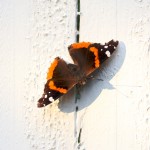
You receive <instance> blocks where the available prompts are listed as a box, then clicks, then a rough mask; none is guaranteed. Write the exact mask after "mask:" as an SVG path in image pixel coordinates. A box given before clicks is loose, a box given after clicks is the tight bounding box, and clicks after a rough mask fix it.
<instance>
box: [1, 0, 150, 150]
mask: <svg viewBox="0 0 150 150" xmlns="http://www.w3.org/2000/svg"><path fill="white" fill-rule="evenodd" d="M75 13H76V1H75V0H72V1H69V0H68V1H63V0H32V1H30V0H22V1H20V0H5V1H0V71H1V73H0V80H1V82H0V89H1V90H0V99H1V105H0V150H19V149H22V150H55V149H56V150H73V149H82V150H83V149H85V150H98V149H102V150H110V149H111V150H149V149H150V138H149V136H150V96H149V94H150V54H149V52H150V1H149V0H126V1H122V0H112V1H108V0H105V1H104V0H103V1H102V0H92V1H91V0H81V22H80V41H91V42H107V41H109V40H111V39H112V38H113V39H118V40H119V41H121V42H120V45H119V48H118V51H117V52H116V53H115V54H114V56H113V58H111V59H110V60H109V61H107V62H106V63H105V64H104V65H103V66H102V68H101V70H99V71H98V72H97V73H96V75H97V76H99V78H101V79H103V81H97V80H93V81H90V82H89V83H87V85H86V86H84V87H83V88H82V89H81V91H80V92H81V93H80V94H81V99H80V101H78V103H77V104H76V105H77V106H78V108H79V111H78V112H77V113H76V112H75V107H76V105H75V103H74V90H71V91H70V92H69V93H68V94H66V95H65V96H64V97H63V98H61V99H60V101H56V102H55V103H53V104H52V105H49V106H47V107H46V108H44V109H39V108H37V107H36V103H37V100H38V98H39V97H40V96H41V94H42V92H43V87H44V83H45V81H46V79H45V78H46V72H47V69H48V67H49V64H50V62H51V61H53V58H54V57H56V56H62V57H63V58H64V59H65V60H67V61H69V60H70V56H69V54H68V51H67V46H68V45H69V44H71V43H73V42H74V41H75V34H76V31H75V25H76V22H75ZM70 61H71V60H70ZM79 132H81V137H80V143H77V140H78V134H79Z"/></svg>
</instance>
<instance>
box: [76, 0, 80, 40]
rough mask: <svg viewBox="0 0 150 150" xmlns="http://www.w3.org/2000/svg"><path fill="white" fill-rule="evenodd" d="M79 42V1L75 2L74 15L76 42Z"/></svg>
mask: <svg viewBox="0 0 150 150" xmlns="http://www.w3.org/2000/svg"><path fill="white" fill-rule="evenodd" d="M79 40H80V0H77V13H76V42H79Z"/></svg>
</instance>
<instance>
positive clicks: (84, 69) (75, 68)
mask: <svg viewBox="0 0 150 150" xmlns="http://www.w3.org/2000/svg"><path fill="white" fill-rule="evenodd" d="M117 46H118V41H113V40H111V41H109V42H108V43H105V44H104V45H102V44H100V43H90V42H81V43H74V44H71V45H70V46H69V47H68V50H69V53H70V56H71V57H72V59H73V61H74V64H67V63H66V62H65V61H64V60H63V59H61V58H59V57H56V58H55V60H54V61H53V63H52V64H51V66H50V68H49V70H48V73H47V83H46V84H45V88H44V94H43V95H42V97H41V98H40V99H39V100H38V107H44V106H46V105H48V104H50V103H52V102H53V101H54V100H56V99H58V98H59V97H61V96H62V95H64V94H66V93H67V92H68V91H69V90H70V89H71V88H73V87H74V86H75V85H76V84H79V85H83V84H85V83H86V81H87V79H88V78H89V76H90V74H91V73H92V72H93V71H94V70H96V69H97V68H99V67H100V65H101V64H102V63H103V62H104V61H105V60H106V59H107V58H109V57H110V56H111V54H112V53H113V52H114V51H115V50H116V48H117Z"/></svg>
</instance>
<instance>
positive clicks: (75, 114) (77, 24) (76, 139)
mask: <svg viewBox="0 0 150 150" xmlns="http://www.w3.org/2000/svg"><path fill="white" fill-rule="evenodd" d="M76 3H77V4H76V35H75V36H76V42H77V43H78V42H79V40H80V0H77V2H76ZM79 99H80V93H79V86H78V85H76V86H75V112H74V137H75V143H74V149H78V144H79V141H80V140H79V137H78V135H79V134H80V133H78V128H77V127H78V121H77V120H78V113H77V112H78V100H79Z"/></svg>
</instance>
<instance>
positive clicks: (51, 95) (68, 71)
mask: <svg viewBox="0 0 150 150" xmlns="http://www.w3.org/2000/svg"><path fill="white" fill-rule="evenodd" d="M72 69H77V66H76V65H73V64H67V63H66V62H65V61H64V60H63V59H60V58H59V57H57V58H55V60H54V61H53V63H52V64H51V66H50V68H49V70H48V73H47V83H46V84H45V88H44V93H43V95H42V97H41V98H40V99H39V101H38V107H44V106H46V105H48V104H50V103H52V102H53V101H54V100H56V99H58V98H59V97H61V96H62V95H64V94H66V93H67V92H68V90H70V89H71V88H72V87H73V86H74V85H75V84H76V82H77V81H76V77H75V76H74V75H73V74H72Z"/></svg>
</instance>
